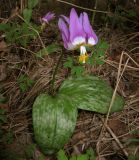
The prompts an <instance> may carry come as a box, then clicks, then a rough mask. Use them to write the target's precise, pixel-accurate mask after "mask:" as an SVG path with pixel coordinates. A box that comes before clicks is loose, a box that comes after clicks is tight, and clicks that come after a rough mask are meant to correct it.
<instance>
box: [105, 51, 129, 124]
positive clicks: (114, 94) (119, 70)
mask: <svg viewBox="0 0 139 160" xmlns="http://www.w3.org/2000/svg"><path fill="white" fill-rule="evenodd" d="M123 55H124V52H122V54H121V58H120V62H119V68H118V75H117V83H116V86H115V90H114V92H113V95H112V100H111V103H110V107H109V110H108V113H107V116H106V119H105V124H107V122H108V118H109V115H110V111H111V108H112V105H113V103H114V99H115V96H116V92H117V88H118V85H119V82H120V80H121V77H122V75H123V73H124V71H125V69H126V66H127V64H128V61H129V58H128V59H127V61H126V64H125V66H124V68H123V71H122V73H121V64H122V60H123ZM120 73H121V75H120Z"/></svg>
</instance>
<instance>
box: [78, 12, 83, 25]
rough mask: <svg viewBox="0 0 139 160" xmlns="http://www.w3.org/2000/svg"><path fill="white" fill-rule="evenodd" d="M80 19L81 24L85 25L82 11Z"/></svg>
mask: <svg viewBox="0 0 139 160" xmlns="http://www.w3.org/2000/svg"><path fill="white" fill-rule="evenodd" d="M79 21H80V24H81V25H82V26H83V14H82V13H81V14H80V17H79Z"/></svg>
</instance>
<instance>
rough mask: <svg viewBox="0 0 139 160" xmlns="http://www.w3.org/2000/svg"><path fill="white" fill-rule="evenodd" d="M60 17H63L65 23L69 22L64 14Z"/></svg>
mask: <svg viewBox="0 0 139 160" xmlns="http://www.w3.org/2000/svg"><path fill="white" fill-rule="evenodd" d="M61 17H62V18H63V19H64V21H65V22H66V23H67V24H69V18H68V17H66V16H64V15H61Z"/></svg>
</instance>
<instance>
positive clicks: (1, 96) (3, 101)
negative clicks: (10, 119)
mask: <svg viewBox="0 0 139 160" xmlns="http://www.w3.org/2000/svg"><path fill="white" fill-rule="evenodd" d="M5 102H7V98H6V97H4V96H3V95H2V94H1V93H0V104H1V103H5Z"/></svg>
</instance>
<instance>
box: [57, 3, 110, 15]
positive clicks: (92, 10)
mask: <svg viewBox="0 0 139 160" xmlns="http://www.w3.org/2000/svg"><path fill="white" fill-rule="evenodd" d="M57 1H58V2H61V3H64V4H68V5H70V6H73V7H76V8H80V9H84V10H87V11H91V12H98V13H106V14H108V13H109V12H107V11H99V10H95V9H89V8H86V7H81V6H78V5H76V4H73V3H70V2H65V1H63V0H57Z"/></svg>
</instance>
